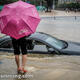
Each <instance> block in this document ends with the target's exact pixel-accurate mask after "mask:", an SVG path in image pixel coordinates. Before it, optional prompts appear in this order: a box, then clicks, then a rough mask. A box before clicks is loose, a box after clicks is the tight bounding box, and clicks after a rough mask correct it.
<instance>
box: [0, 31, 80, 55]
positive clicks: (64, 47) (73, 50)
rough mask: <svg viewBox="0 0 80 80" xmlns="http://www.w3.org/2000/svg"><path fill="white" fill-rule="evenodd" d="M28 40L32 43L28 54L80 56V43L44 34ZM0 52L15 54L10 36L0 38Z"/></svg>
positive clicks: (35, 34) (34, 35)
mask: <svg viewBox="0 0 80 80" xmlns="http://www.w3.org/2000/svg"><path fill="white" fill-rule="evenodd" d="M26 40H29V41H31V42H32V43H31V47H30V48H28V47H27V49H28V53H40V54H41V53H42V54H59V55H60V54H64V55H80V43H77V42H69V41H64V40H60V39H57V38H55V37H53V36H51V35H49V34H46V33H43V32H36V33H34V34H32V35H30V36H29V37H26ZM0 51H6V52H13V47H12V41H11V38H10V37H9V36H4V37H1V38H0Z"/></svg>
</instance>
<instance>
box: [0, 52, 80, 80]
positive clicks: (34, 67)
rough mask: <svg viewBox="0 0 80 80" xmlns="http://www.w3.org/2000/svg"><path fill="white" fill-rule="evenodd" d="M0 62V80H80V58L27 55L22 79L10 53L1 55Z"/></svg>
mask: <svg viewBox="0 0 80 80" xmlns="http://www.w3.org/2000/svg"><path fill="white" fill-rule="evenodd" d="M2 54H4V55H2ZM6 54H7V55H6ZM20 59H21V56H20ZM0 62H1V64H0V80H80V56H64V55H63V56H58V55H42V54H41V55H40V54H39V55H38V54H34V55H33V54H32V55H29V56H28V57H27V63H26V69H27V70H28V73H27V74H26V77H24V78H23V77H21V76H20V75H18V74H17V71H16V64H15V58H14V55H12V53H11V54H8V53H1V55H0ZM16 75H17V77H15V76H16Z"/></svg>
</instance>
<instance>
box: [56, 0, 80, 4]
mask: <svg viewBox="0 0 80 80" xmlns="http://www.w3.org/2000/svg"><path fill="white" fill-rule="evenodd" d="M71 2H73V3H75V2H80V0H58V4H63V3H71Z"/></svg>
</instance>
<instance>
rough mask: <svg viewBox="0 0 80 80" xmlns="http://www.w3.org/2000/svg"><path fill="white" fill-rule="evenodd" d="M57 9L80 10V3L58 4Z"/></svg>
mask: <svg viewBox="0 0 80 80" xmlns="http://www.w3.org/2000/svg"><path fill="white" fill-rule="evenodd" d="M58 7H59V8H70V9H71V8H74V9H78V8H80V3H64V4H60V5H58Z"/></svg>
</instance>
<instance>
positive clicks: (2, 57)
mask: <svg viewBox="0 0 80 80" xmlns="http://www.w3.org/2000/svg"><path fill="white" fill-rule="evenodd" d="M37 31H40V32H45V33H48V34H51V35H52V36H55V37H57V38H59V39H63V40H70V41H74V42H80V36H79V35H80V17H77V18H75V17H73V16H72V17H50V18H44V17H43V18H42V19H41V22H40V25H39V26H38V28H37ZM20 59H21V58H20ZM26 69H27V70H28V73H27V74H26V77H24V78H23V77H21V76H20V75H18V74H17V71H16V63H15V59H14V56H13V55H12V53H11V54H10V53H9V54H8V53H3V52H0V80H80V56H64V55H61V56H60V55H59V56H58V55H46V54H45V55H37V54H35V55H29V56H28V58H27V63H26ZM16 75H17V77H16Z"/></svg>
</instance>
